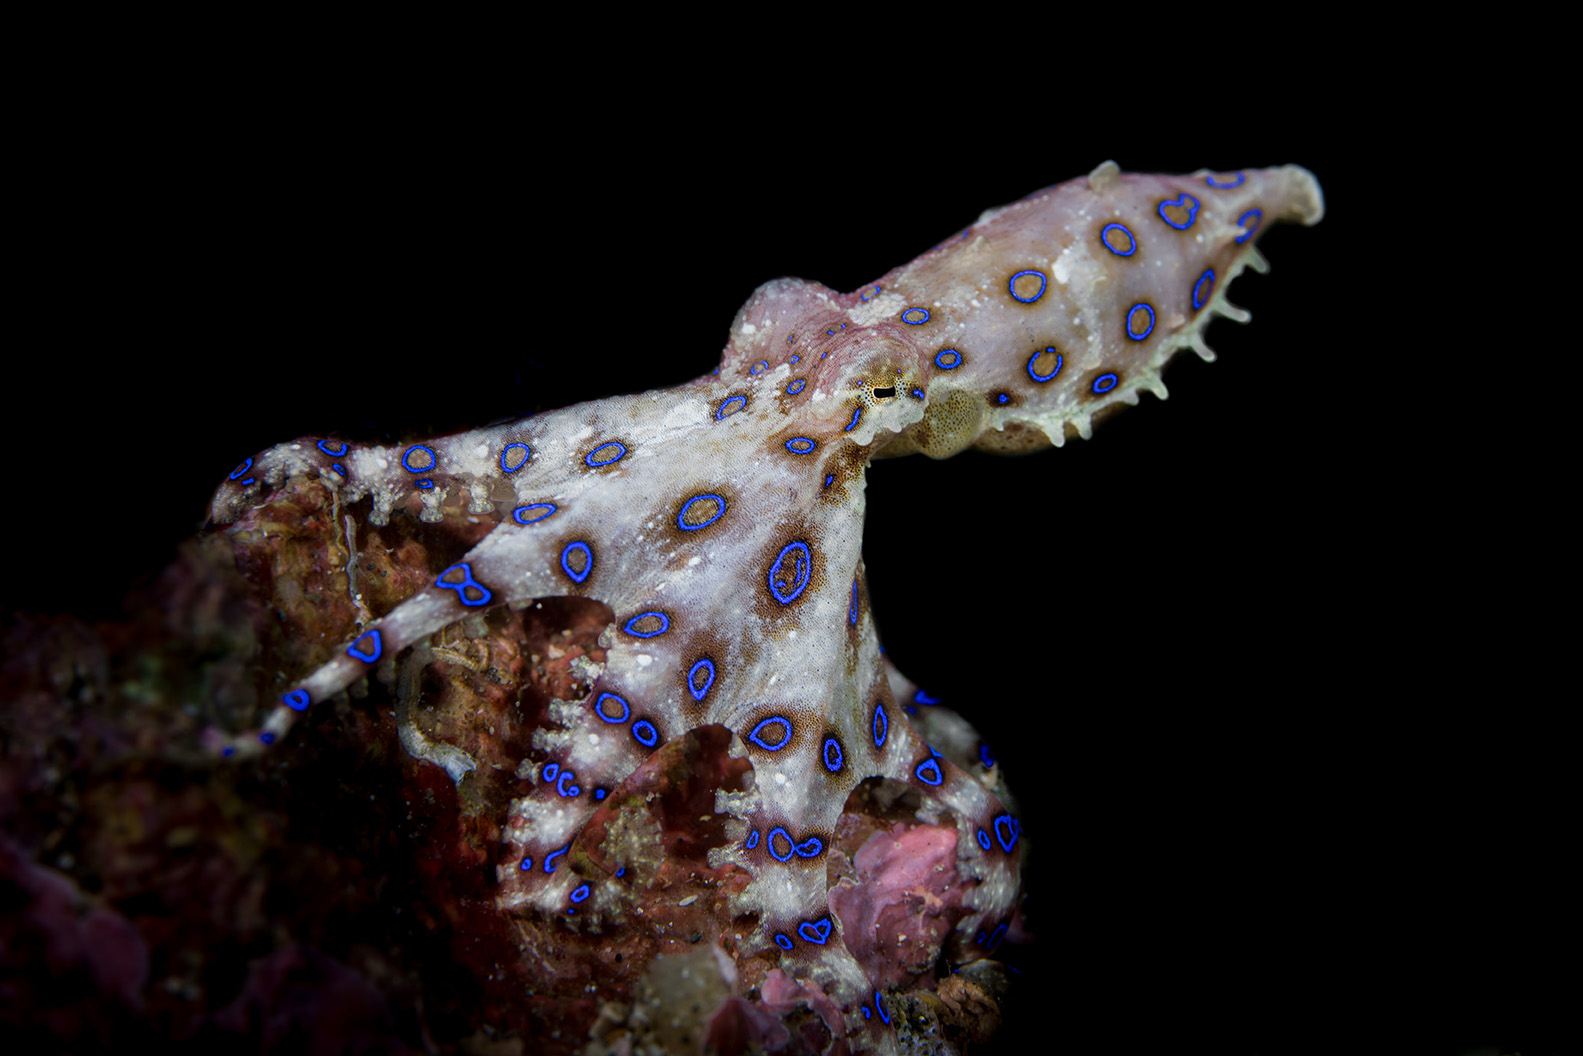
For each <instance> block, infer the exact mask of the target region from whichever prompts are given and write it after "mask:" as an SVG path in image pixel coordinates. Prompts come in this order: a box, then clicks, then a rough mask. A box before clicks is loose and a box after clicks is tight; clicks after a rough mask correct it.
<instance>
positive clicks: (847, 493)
mask: <svg viewBox="0 0 1583 1056" xmlns="http://www.w3.org/2000/svg"><path fill="white" fill-rule="evenodd" d="M872 451H873V449H872V448H868V447H864V446H862V445H861V444H858V443H856V442H854V441H852V440H844V441H842V442H841V444H840V445H838V446H837V447H836V449H835V451H834V453H833V454H831V455H830V456H829V457H827V458H826V459H825V461H824V465H823V467H822V472H821V475H820V477H819V497H820V499H821V500H822V501H824V502H827V503H833V504H835V505H845V504H846V503H847V502H849V501H851V499H852V498H853V495H854V493H853V491H852V490H851V489H850V488H848V486H847V485H849V484H852V483H854V482H857V481H861V480H862V479H863V469H864V467H865V466H866V465H867V464H868V460H869V458H871V457H872ZM825 477H834V478H835V479H834V480H832V481H831V482H830V486H829V487H825V484H824V478H825Z"/></svg>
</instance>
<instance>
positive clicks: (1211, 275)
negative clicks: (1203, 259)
mask: <svg viewBox="0 0 1583 1056" xmlns="http://www.w3.org/2000/svg"><path fill="white" fill-rule="evenodd" d="M1206 279H1207V280H1208V281H1209V292H1211V293H1213V292H1214V291H1215V269H1214V268H1208V269H1206V270H1205V271H1204V273H1203V274H1202V275H1200V276H1199V277H1198V281H1197V282H1195V283H1193V311H1195V312H1196V311H1198V310H1199V309H1200V308H1202V307H1203V306H1204V305H1205V304H1207V303H1208V302H1207V301H1205V300H1204V298H1203V294H1202V292H1201V291H1202V290H1203V288H1204V280H1206Z"/></svg>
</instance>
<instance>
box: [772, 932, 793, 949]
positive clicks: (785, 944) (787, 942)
mask: <svg viewBox="0 0 1583 1056" xmlns="http://www.w3.org/2000/svg"><path fill="white" fill-rule="evenodd" d="M775 945H777V946H779V947H780V948H781V949H783V950H789V949H791V948H792V940H791V939H789V938H787V937H786V936H785V935H782V934H781V933H780V932H776V933H775Z"/></svg>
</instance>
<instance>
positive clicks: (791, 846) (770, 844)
mask: <svg viewBox="0 0 1583 1056" xmlns="http://www.w3.org/2000/svg"><path fill="white" fill-rule="evenodd" d="M776 836H784V837H785V838H786V853H785V854H776V853H775V837H776ZM764 847H765V849H766V850H768V851H769V852H770V857H771V858H773V859H775V860H776V861H777V862H789V861H791V860H792V855H793V854H795V853H796V852H797V843H796V841H794V840H793V839H792V838H791V833H789V832H787V831H786V830H785V829H783V828H782V827H781V826H779V825H777V826H775V827H774V828H773V829H771V830H770V831H769V832H767V833H765V835H764Z"/></svg>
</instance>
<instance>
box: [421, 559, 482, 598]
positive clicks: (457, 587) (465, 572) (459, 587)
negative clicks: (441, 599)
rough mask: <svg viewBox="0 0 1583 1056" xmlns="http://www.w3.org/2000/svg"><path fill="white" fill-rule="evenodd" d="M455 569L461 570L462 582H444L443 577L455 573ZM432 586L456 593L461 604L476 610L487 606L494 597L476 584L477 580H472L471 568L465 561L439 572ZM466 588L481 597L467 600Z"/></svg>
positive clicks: (479, 584)
mask: <svg viewBox="0 0 1583 1056" xmlns="http://www.w3.org/2000/svg"><path fill="white" fill-rule="evenodd" d="M457 569H461V570H462V581H461V582H460V583H447V582H445V577H446V576H448V575H450V574H451V573H452V572H455V571H456V570H457ZM434 585H435V586H436V587H439V588H441V589H442V590H454V591H456V596H457V597H458V598H461V599H462V604H463V605H467V606H470V607H475V608H476V607H477V606H479V605H488V604H489V599H490V598H492V597H494V595H493V594H491V593H490V592H489V588H488V587H486V586H484V585H483V584H482V583H480V582H478V580H476V579H474V578H473V569H472V566H471V565H469V564H468V563H467V562H466V561H461V562H458V563H457V564H454V565H452V566H451V567H450V568H448V569H446V570H445V571H444V572H441V573H440V574H439V576H438V577H437V578H436V579H435V581H434ZM468 587H472V588H474V589H476V590H477V591H478V593H479V594H480V595H482V597H479V598H478V599H476V600H474V599H472V598H469V597H468V596H467V588H468Z"/></svg>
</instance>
